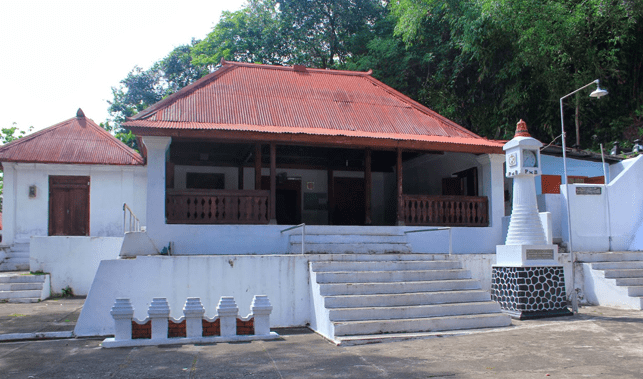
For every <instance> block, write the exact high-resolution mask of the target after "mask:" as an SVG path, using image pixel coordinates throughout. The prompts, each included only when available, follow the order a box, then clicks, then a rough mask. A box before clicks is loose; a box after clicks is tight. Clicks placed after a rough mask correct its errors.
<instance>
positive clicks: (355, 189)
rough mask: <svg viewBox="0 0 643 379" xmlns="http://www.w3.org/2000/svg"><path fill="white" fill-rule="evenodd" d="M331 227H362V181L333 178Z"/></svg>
mask: <svg viewBox="0 0 643 379" xmlns="http://www.w3.org/2000/svg"><path fill="white" fill-rule="evenodd" d="M333 182H334V183H333V191H334V195H333V197H334V203H335V205H334V208H333V225H364V219H365V215H366V202H365V200H364V179H362V178H337V177H336V178H334V179H333Z"/></svg>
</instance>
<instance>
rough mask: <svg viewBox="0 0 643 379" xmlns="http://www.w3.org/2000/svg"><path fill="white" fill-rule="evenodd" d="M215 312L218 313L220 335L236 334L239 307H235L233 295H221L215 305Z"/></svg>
mask: <svg viewBox="0 0 643 379" xmlns="http://www.w3.org/2000/svg"><path fill="white" fill-rule="evenodd" d="M217 314H218V315H219V322H220V325H221V336H222V337H228V336H235V335H237V316H238V315H239V308H238V307H237V303H235V302H234V297H232V296H223V297H221V300H219V305H217Z"/></svg>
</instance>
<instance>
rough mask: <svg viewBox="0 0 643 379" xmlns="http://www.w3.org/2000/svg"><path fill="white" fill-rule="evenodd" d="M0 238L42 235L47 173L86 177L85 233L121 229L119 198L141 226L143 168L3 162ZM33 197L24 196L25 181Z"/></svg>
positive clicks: (8, 241)
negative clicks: (0, 231) (0, 235)
mask: <svg viewBox="0 0 643 379" xmlns="http://www.w3.org/2000/svg"><path fill="white" fill-rule="evenodd" d="M3 167H4V181H5V187H4V196H5V197H4V210H5V212H4V214H3V223H4V225H6V226H5V230H4V233H3V243H4V244H11V243H13V242H14V240H15V239H16V238H18V239H28V238H29V237H31V236H46V235H47V234H48V227H49V219H48V214H49V176H50V175H70V176H90V182H91V185H90V193H89V199H90V210H89V213H90V216H89V232H90V236H101V237H107V236H120V235H122V234H123V203H127V204H128V205H129V206H130V207H131V208H132V209H133V211H134V212H135V213H136V214H137V216H138V217H139V219H141V222H142V224H143V225H145V217H146V212H145V211H146V209H145V190H144V189H145V183H146V170H145V168H144V167H140V166H108V165H59V164H33V163H8V162H4V163H3ZM32 185H34V186H36V197H35V198H29V186H32Z"/></svg>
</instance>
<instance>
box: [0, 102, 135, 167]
mask: <svg viewBox="0 0 643 379" xmlns="http://www.w3.org/2000/svg"><path fill="white" fill-rule="evenodd" d="M0 162H28V163H66V164H70V163H71V164H100V165H143V164H144V161H143V158H142V157H141V156H140V154H138V153H137V152H136V151H134V150H132V149H131V148H130V147H128V146H127V145H125V144H124V143H122V142H121V141H119V140H118V139H116V138H115V137H114V136H112V135H111V134H109V133H108V132H107V131H106V130H105V129H103V128H101V127H100V126H98V125H96V123H95V122H94V121H92V120H91V119H88V118H85V115H84V114H83V111H82V110H80V109H79V110H78V113H77V116H76V117H74V118H71V119H69V120H66V121H63V122H61V123H58V124H56V125H53V126H50V127H48V128H46V129H43V130H41V131H38V132H36V133H33V134H31V135H28V136H26V137H24V138H20V139H18V140H15V141H13V142H10V143H8V144H6V145H3V146H0Z"/></svg>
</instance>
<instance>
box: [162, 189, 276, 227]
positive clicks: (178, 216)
mask: <svg viewBox="0 0 643 379" xmlns="http://www.w3.org/2000/svg"><path fill="white" fill-rule="evenodd" d="M269 195H270V191H260V190H248V191H240V190H213V191H207V190H167V193H166V204H165V215H166V219H167V223H168V224H267V223H268V221H270V219H269V210H270V205H269V200H268V198H269Z"/></svg>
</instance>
